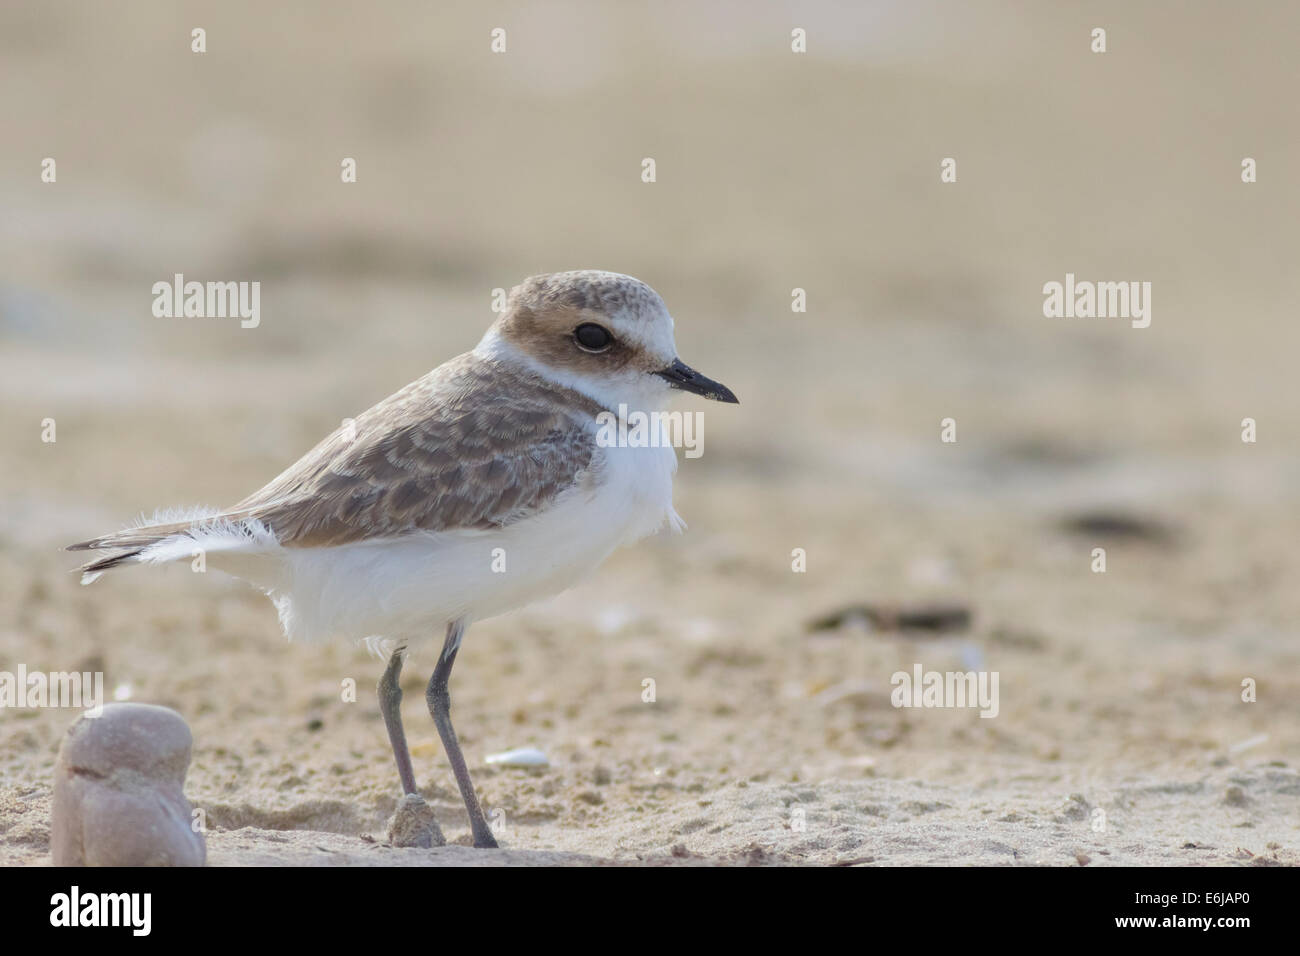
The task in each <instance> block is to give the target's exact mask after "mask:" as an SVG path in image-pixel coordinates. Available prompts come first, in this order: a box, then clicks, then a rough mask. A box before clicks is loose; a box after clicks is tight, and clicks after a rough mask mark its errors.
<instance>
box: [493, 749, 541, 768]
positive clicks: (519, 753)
mask: <svg viewBox="0 0 1300 956" xmlns="http://www.w3.org/2000/svg"><path fill="white" fill-rule="evenodd" d="M484 760H485V761H486V762H487V763H494V764H497V765H498V766H502V767H549V766H550V765H551V761H550V758H548V757H547V756H546V754H544V753H542V752H541V751H540V750H538V749H537V748H536V747H521V748H519V749H518V750H507V751H505V752H504V753H499V754H488V756H487V757H485V758H484Z"/></svg>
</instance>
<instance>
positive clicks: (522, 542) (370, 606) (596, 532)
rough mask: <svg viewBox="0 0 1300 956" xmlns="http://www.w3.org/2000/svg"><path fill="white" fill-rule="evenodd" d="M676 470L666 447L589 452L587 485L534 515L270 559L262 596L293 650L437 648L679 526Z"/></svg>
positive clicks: (300, 551)
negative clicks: (377, 644) (456, 633)
mask: <svg viewBox="0 0 1300 956" xmlns="http://www.w3.org/2000/svg"><path fill="white" fill-rule="evenodd" d="M676 469H677V458H676V455H675V454H674V452H673V450H672V448H668V447H660V448H600V449H598V450H597V452H596V458H595V460H594V461H593V471H594V477H595V478H596V479H597V480H596V481H594V482H593V484H592V486H591V487H590V488H587V489H575V490H574V491H571V492H568V493H566V494H565V495H563V496H562V497H561V498H559V499H557V501H556V502H555V504H554V505H552V506H551V507H550V508H548V509H547V510H546V511H544V512H542V513H541V514H538V515H535V516H533V517H530V518H526V519H524V520H522V521H518V522H515V523H514V524H512V525H509V526H508V527H506V528H503V529H499V530H493V531H455V532H442V533H430V534H415V535H407V536H404V537H401V538H390V539H386V540H382V541H375V542H366V543H358V544H349V545H344V546H342V547H336V548H303V549H295V548H286V549H278V550H279V555H278V556H279V557H280V559H281V560H280V562H277V564H279V565H280V573H279V574H277V578H278V580H277V582H276V584H274V585H269V586H267V585H265V584H264V586H265V587H266V590H267V591H268V593H270V594H271V596H272V598H273V599H274V600H275V602H276V606H277V608H278V609H279V611H280V619H281V623H282V624H283V625H284V629H285V633H286V635H287V636H288V637H290V638H292V639H296V640H308V641H315V640H324V639H328V638H336V637H339V638H350V639H353V640H359V639H362V638H366V637H370V636H376V635H377V636H381V637H384V638H388V639H390V640H391V641H394V642H410V643H411V644H412V645H413V646H414V645H418V644H420V643H421V642H424V641H434V640H441V634H442V631H443V629H444V627H445V626H446V624H447V623H448V622H449V621H452V620H455V619H457V618H460V617H465V618H467V619H469V620H482V619H484V618H488V617H492V616H494V615H496V614H500V613H502V612H504V611H509V610H512V609H514V608H517V607H522V606H523V605H525V604H528V603H530V602H532V601H536V600H539V599H541V598H545V597H549V596H551V595H554V594H558V593H559V592H560V591H563V590H565V589H567V588H569V587H572V586H573V585H574V584H576V583H578V582H579V581H580V580H582V578H584V577H585V576H586V575H588V574H589V573H590V572H591V571H592V570H594V569H595V567H596V566H597V565H598V564H600V562H601V561H603V560H604V559H605V558H606V557H608V556H609V554H610V552H612V551H613V550H614V549H615V548H617V547H619V546H620V545H625V544H630V543H632V542H633V541H636V540H637V539H639V538H642V537H644V536H645V535H647V534H650V533H652V532H654V531H656V530H658V529H659V528H660V527H661V526H662V525H663V524H664V523H665V522H668V523H670V524H671V525H672V527H673V528H674V529H675V530H676V529H679V528H680V527H682V524H681V519H680V518H678V517H677V514H676V513H675V512H674V511H673V507H672V476H673V472H674V471H676ZM232 570H233V569H232ZM235 573H238V571H235Z"/></svg>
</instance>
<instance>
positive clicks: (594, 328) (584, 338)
mask: <svg viewBox="0 0 1300 956" xmlns="http://www.w3.org/2000/svg"><path fill="white" fill-rule="evenodd" d="M573 338H574V339H575V340H576V341H577V343H578V348H580V349H582V350H583V351H584V352H603V351H605V349H607V348H609V347H610V345H611V344H612V343H613V341H614V339H613V337H612V336H611V335H610V334H609V332H608V331H607V330H605V329H603V328H601V327H600V326H599V325H595V324H593V323H591V322H584V323H583V324H582V325H580V326H578V327H577V328H576V329H574V330H573Z"/></svg>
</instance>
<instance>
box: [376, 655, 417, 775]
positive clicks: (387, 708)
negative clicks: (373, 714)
mask: <svg viewBox="0 0 1300 956" xmlns="http://www.w3.org/2000/svg"><path fill="white" fill-rule="evenodd" d="M401 676H402V650H401V648H399V649H398V650H396V651H394V652H393V656H392V657H390V658H389V659H388V669H387V670H385V671H384V676H383V677H381V678H379V711H380V713H382V714H383V715H384V726H385V727H387V728H388V742H389V743H391V744H392V745H393V757H394V758H395V759H396V760H397V773H398V776H400V777H401V778H402V793H404V794H406V793H419V791H418V790H417V789H416V788H415V770H414V769H412V767H411V752H410V751H409V750H407V749H406V732H405V731H404V730H402V688H401V687H400V686H399V685H398V679H399V678H400V677H401Z"/></svg>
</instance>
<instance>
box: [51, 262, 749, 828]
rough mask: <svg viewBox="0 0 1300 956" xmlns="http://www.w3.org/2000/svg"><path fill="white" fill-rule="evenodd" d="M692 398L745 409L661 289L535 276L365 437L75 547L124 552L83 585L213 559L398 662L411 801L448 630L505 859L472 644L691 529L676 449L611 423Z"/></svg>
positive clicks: (384, 690)
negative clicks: (680, 496) (419, 741)
mask: <svg viewBox="0 0 1300 956" xmlns="http://www.w3.org/2000/svg"><path fill="white" fill-rule="evenodd" d="M672 389H684V390H685V391H688V392H694V393H696V394H698V395H703V396H704V397H706V398H710V399H714V400H716V401H720V402H732V403H735V402H736V401H737V399H736V396H735V395H733V394H732V393H731V391H730V390H729V389H728V388H726V387H725V386H723V385H721V384H719V383H718V382H715V381H713V380H711V379H708V378H705V377H704V376H703V375H701V374H700V373H698V372H696V371H695V370H694V369H692V368H690V367H689V366H688V365H685V364H684V363H683V362H682V361H681V360H680V359H679V358H678V357H677V349H676V345H675V344H674V340H673V320H672V317H671V316H670V315H669V314H668V309H667V308H666V307H665V305H664V303H663V300H662V299H661V298H659V296H658V294H656V293H655V291H654V290H653V289H651V288H650V287H649V286H647V285H646V284H645V283H643V282H640V281H638V280H637V279H633V278H632V277H630V276H625V275H619V274H617V273H613V272H595V271H585V272H561V273H556V274H554V275H543V276H534V277H533V278H531V279H527V280H525V281H524V283H523V284H522V285H519V286H516V287H515V288H514V289H513V290H511V294H510V298H509V300H508V302H507V306H506V310H505V312H504V313H503V314H502V315H501V317H500V318H499V319H498V320H497V321H496V322H495V323H494V324H493V325H492V327H491V328H490V329H489V330H488V332H487V334H486V335H484V336H483V339H482V341H480V342H479V344H478V346H477V347H476V348H475V349H474V350H473V351H472V352H468V353H466V354H464V355H460V356H458V357H456V358H454V359H452V360H450V361H449V362H446V363H444V364H443V365H440V366H438V367H437V368H435V369H434V370H433V371H432V372H429V373H428V374H427V375H425V376H424V377H423V378H420V379H417V380H416V381H414V382H412V383H411V384H410V385H408V386H406V387H405V388H403V389H402V390H401V391H399V392H397V393H395V394H394V395H391V396H389V397H388V398H386V399H384V400H383V401H382V402H380V403H379V404H378V405H376V406H374V407H373V408H371V409H370V410H368V411H366V412H363V413H362V414H361V415H359V416H357V418H356V419H355V420H352V421H350V422H345V423H344V425H343V426H342V427H340V428H339V429H337V430H335V431H334V433H333V434H331V435H330V436H329V437H328V438H326V439H325V440H324V441H322V442H321V443H320V444H319V445H317V446H316V447H315V448H313V449H312V450H311V451H309V452H308V453H307V454H306V455H304V456H303V457H302V458H301V459H299V460H298V461H297V462H296V463H295V464H293V465H291V466H290V467H289V468H288V469H287V470H285V471H284V472H283V473H282V474H281V475H280V476H279V477H278V478H276V479H275V480H274V481H272V482H271V483H270V484H268V485H266V486H265V487H264V488H262V489H261V490H260V491H256V492H254V493H253V494H252V495H250V496H249V497H247V498H245V499H244V500H243V501H241V502H239V504H237V505H235V506H233V507H232V508H229V509H227V510H225V511H206V512H195V513H190V514H188V515H187V516H185V517H184V518H182V519H181V520H164V521H163V523H154V524H147V525H144V526H141V527H135V528H131V529H128V530H126V531H119V532H116V533H114V534H108V535H104V536H103V537H99V538H93V539H91V540H89V541H83V542H81V543H80V544H74V545H72V546H71V547H70V548H69V550H92V549H93V550H103V551H107V552H110V553H109V554H107V555H104V556H101V557H99V558H98V559H97V560H95V561H92V562H91V563H89V564H87V565H85V566H84V567H83V568H82V569H81V570H82V583H83V584H89V583H91V582H92V581H94V580H95V579H96V578H98V577H99V576H100V575H101V574H103V573H104V572H105V571H108V570H109V569H111V568H116V567H120V566H122V565H127V564H156V563H163V562H169V561H188V560H191V559H192V558H193V557H194V553H195V551H196V550H199V551H201V552H202V553H203V554H204V555H205V560H206V563H207V564H210V565H211V566H213V567H215V568H217V569H219V570H222V571H226V572H228V573H230V574H233V575H234V576H236V577H239V578H243V579H244V580H247V581H249V582H251V583H252V584H254V585H256V586H257V587H259V588H261V589H262V590H264V591H265V592H266V593H267V594H268V595H269V596H270V597H271V599H272V601H274V603H275V606H276V608H277V610H278V611H279V614H280V623H281V625H282V626H283V628H284V632H285V634H286V636H288V637H289V638H291V639H301V640H307V641H312V640H325V639H329V638H335V637H342V638H351V639H354V640H363V639H364V640H367V641H368V642H371V646H372V647H383V648H384V649H385V651H386V652H388V653H389V654H390V655H391V656H390V657H389V662H388V666H387V668H386V670H385V671H384V675H383V677H382V678H381V679H380V681H379V688H378V690H379V702H380V708H381V710H382V712H383V717H384V724H385V726H386V727H387V730H388V736H389V741H390V742H391V744H392V747H393V755H394V757H395V758H396V761H397V770H398V774H399V776H400V777H401V782H402V788H403V792H404V793H405V794H417V795H418V790H417V788H416V784H415V773H414V771H413V769H412V766H411V757H410V753H409V751H408V750H407V747H406V736H405V733H404V731H403V729H402V720H401V710H400V705H401V699H402V692H401V689H400V688H399V686H398V678H399V676H400V674H401V669H402V662H403V657H404V654H405V652H406V649H407V647H408V646H409V645H410V644H411V643H412V642H414V641H418V640H421V639H425V638H427V637H428V636H429V635H430V634H431V633H437V632H438V631H442V630H443V629H445V639H444V642H443V645H442V653H441V656H440V657H439V659H438V663H437V665H436V666H435V668H434V671H433V676H432V677H431V678H430V680H429V686H428V691H427V694H426V697H427V700H428V705H429V712H430V714H431V715H432V716H433V721H434V724H435V725H436V726H437V728H438V735H439V736H440V737H441V738H442V743H443V746H444V747H445V748H446V751H447V759H448V761H449V762H450V763H451V768H452V772H453V773H454V774H455V777H456V784H457V786H458V787H459V788H460V793H461V797H462V798H463V799H464V801H465V808H466V810H467V811H468V813H469V822H470V828H471V830H472V831H473V837H474V845H475V846H478V847H494V846H496V845H497V844H496V840H495V839H494V838H493V836H492V831H491V830H490V829H489V827H488V825H487V822H486V820H485V819H484V817H483V810H482V808H481V807H480V805H479V801H478V797H477V795H476V794H475V792H474V785H473V783H472V782H471V780H470V776H469V771H468V769H467V768H466V765H465V758H464V756H463V754H462V753H461V750H460V745H459V743H457V740H456V731H455V730H454V729H453V728H452V725H451V713H450V712H451V699H450V697H449V695H448V689H447V681H448V678H449V676H450V675H451V668H452V665H453V664H454V663H455V661H456V654H457V651H458V650H459V649H460V644H461V640H462V639H463V638H464V636H465V630H466V628H467V627H468V626H469V624H470V623H471V622H473V621H481V620H483V619H484V618H488V617H492V616H493V615H496V614H500V613H502V612H504V611H508V610H511V609H513V608H517V607H521V606H523V605H525V604H527V603H529V602H531V601H534V600H537V599H539V598H542V597H547V596H549V595H552V594H556V593H558V592H560V591H563V590H565V589H566V588H568V587H570V586H572V585H573V584H575V583H577V582H578V581H579V580H581V579H582V578H583V577H584V576H585V575H586V574H587V573H588V572H590V571H591V570H592V569H594V568H595V567H596V565H598V564H599V563H600V562H601V561H603V560H604V559H605V558H606V557H607V556H608V555H609V554H610V552H612V551H613V550H614V549H615V548H616V547H618V546H620V545H624V544H630V543H631V542H633V541H635V540H637V539H638V538H642V537H644V536H645V535H647V534H650V533H651V532H653V531H656V530H658V529H659V528H660V527H661V526H662V525H663V524H664V523H665V522H668V523H670V524H672V525H673V526H674V527H675V528H680V527H681V521H680V519H679V518H678V517H677V514H676V513H675V512H674V511H673V506H672V476H673V473H674V471H676V468H677V457H676V454H675V452H674V451H673V449H672V447H671V446H670V445H669V444H667V443H661V442H654V443H650V444H646V443H641V444H640V445H639V446H632V447H628V446H627V445H619V444H613V445H611V444H610V443H609V442H607V441H598V432H599V427H598V422H597V416H599V415H601V413H602V412H610V413H625V409H624V408H621V407H620V406H625V407H626V409H632V410H635V411H641V412H643V413H650V412H654V411H662V410H663V409H664V407H665V406H666V405H667V402H668V398H669V395H670V391H671V390H672ZM629 444H630V443H629ZM173 517H175V516H173ZM501 562H504V569H505V570H504V573H499V572H500V571H501V570H502V563H501Z"/></svg>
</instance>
